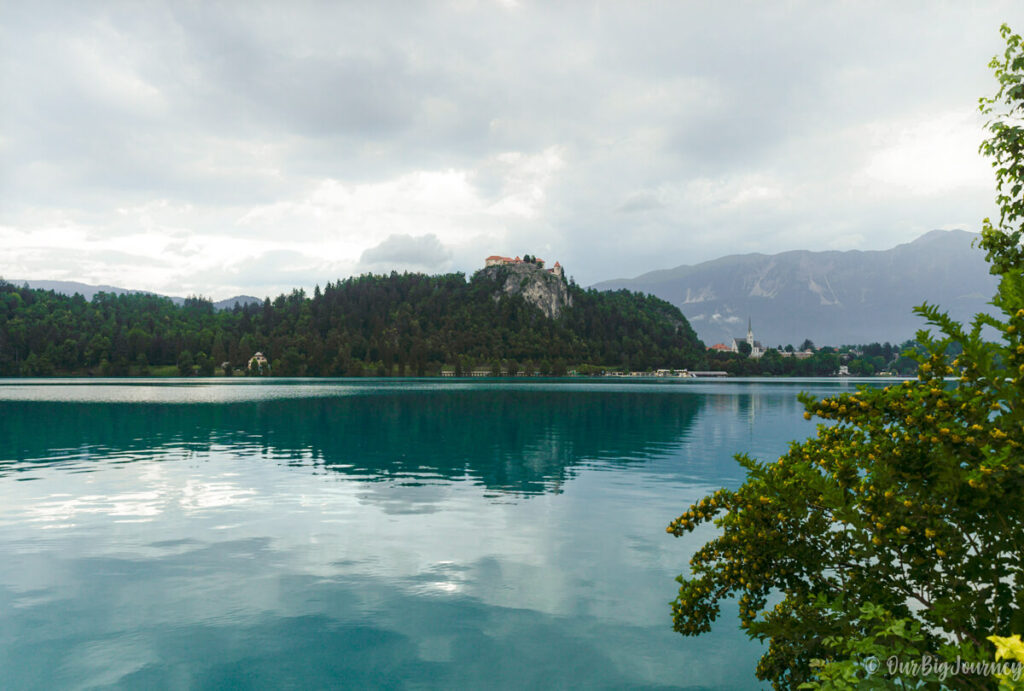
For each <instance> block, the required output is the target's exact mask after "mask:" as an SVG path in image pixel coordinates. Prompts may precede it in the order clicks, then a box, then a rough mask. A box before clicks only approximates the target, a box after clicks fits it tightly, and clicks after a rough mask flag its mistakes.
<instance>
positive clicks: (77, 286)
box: [8, 279, 263, 310]
mask: <svg viewBox="0 0 1024 691" xmlns="http://www.w3.org/2000/svg"><path fill="white" fill-rule="evenodd" d="M8 282H9V283H13V284H14V285H18V286H20V285H26V284H27V285H28V287H29V288H32V289H33V290H52V291H53V292H55V293H58V294H60V295H67V296H68V297H72V296H74V295H75V294H76V293H77V294H78V295H81V296H82V297H84V298H85V299H86V300H92V298H93V296H94V295H96V294H97V293H111V294H112V295H156V296H157V297H165V298H168V299H169V300H170V301H171V302H173V303H174V304H175V305H179V306H180V305H182V304H184V303H185V300H186V298H183V297H178V296H175V295H162V294H160V293H154V292H152V291H150V290H135V289H133V288H119V287H118V286H110V285H93V284H91V283H82V282H81V281H51V280H22V279H10V280H9V281H8ZM211 302H213V308H214V309H215V310H224V309H231V308H233V307H234V306H235V303H238V304H239V305H241V306H242V307H245V306H246V305H248V304H252V303H254V302H263V300H262V299H260V298H257V297H254V296H252V295H235V296H232V297H229V298H225V299H224V300H215V301H211Z"/></svg>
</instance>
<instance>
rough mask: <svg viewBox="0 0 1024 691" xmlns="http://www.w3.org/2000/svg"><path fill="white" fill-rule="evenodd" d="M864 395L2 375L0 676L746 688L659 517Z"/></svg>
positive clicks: (726, 632)
mask: <svg viewBox="0 0 1024 691" xmlns="http://www.w3.org/2000/svg"><path fill="white" fill-rule="evenodd" d="M854 385H855V382H852V381H849V380H845V381H844V380H835V379H833V380H716V381H711V380H687V381H670V382H628V381H626V382H623V381H613V382H609V381H602V380H596V381H580V380H563V381H544V380H533V381H515V382H507V383H506V382H500V381H487V380H460V381H440V380H436V379H435V380H395V379H376V380H372V379H362V380H273V381H268V380H243V381H238V380H233V381H230V380H216V379H213V380H152V379H150V380H142V379H140V380H100V381H97V380H3V381H0V686H2V687H3V688H39V689H50V688H55V687H57V688H93V687H97V686H102V687H117V688H145V689H158V688H174V689H179V688H197V689H202V688H211V689H212V688H236V689H240V688H303V689H306V688H329V687H333V688H338V687H377V688H470V689H473V688H481V689H494V688H523V687H535V688H536V687H540V688H549V687H584V688H690V689H705V688H706V689H726V688H737V689H747V688H759V686H760V685H759V684H758V683H757V681H756V678H755V677H754V668H755V665H756V661H757V658H758V656H759V655H760V648H759V646H758V645H757V644H755V643H752V642H750V641H748V640H747V639H746V637H745V636H744V635H743V634H742V632H741V631H740V630H739V628H738V626H737V620H736V616H735V608H734V607H732V608H726V609H725V610H724V611H723V616H722V617H721V618H720V619H719V620H718V622H717V624H716V628H715V630H714V631H713V632H712V633H711V634H709V635H706V636H702V637H699V638H683V637H682V636H680V635H679V634H676V633H674V632H673V631H672V624H671V616H670V608H669V605H668V603H669V602H670V601H671V600H672V599H673V598H674V597H675V591H676V588H677V587H678V586H677V584H676V583H675V581H674V578H675V576H676V575H677V574H679V573H680V572H684V571H685V570H686V569H687V562H688V560H689V558H690V556H691V554H692V553H693V552H694V551H695V550H696V549H697V548H698V547H699V546H700V544H702V543H703V541H705V540H706V539H708V538H709V537H710V536H711V535H712V533H711V532H710V531H711V529H710V528H708V527H707V526H704V527H702V529H701V530H698V531H697V532H696V533H695V534H694V535H692V536H690V537H688V538H678V539H677V538H673V537H672V536H670V535H667V534H666V533H665V526H666V525H667V524H668V523H669V521H670V520H672V519H673V518H674V517H675V516H677V515H678V514H679V513H681V512H682V511H683V510H685V509H686V507H687V506H688V505H689V504H690V503H691V502H693V501H694V500H696V499H699V498H700V497H701V496H703V495H704V494H706V493H708V492H710V491H713V490H715V489H717V488H719V487H736V486H737V485H739V484H740V482H741V481H742V478H743V474H742V471H741V469H740V467H739V466H738V464H737V463H736V462H735V461H734V460H733V458H732V456H733V454H734V453H737V452H740V451H745V452H748V453H750V454H751V455H752V456H756V457H759V458H762V459H774V458H775V457H777V456H778V455H779V454H781V453H783V452H784V451H785V450H786V448H787V444H788V442H789V441H790V440H792V439H798V438H803V437H806V436H808V435H810V434H812V433H813V431H814V426H813V424H812V423H810V422H806V421H805V420H803V418H802V416H801V413H802V410H803V409H802V406H801V405H800V404H799V402H798V401H797V400H796V395H797V393H798V392H799V391H801V390H806V391H811V392H813V393H816V394H818V395H828V394H831V393H836V392H838V391H840V390H844V389H845V390H849V389H852V388H854Z"/></svg>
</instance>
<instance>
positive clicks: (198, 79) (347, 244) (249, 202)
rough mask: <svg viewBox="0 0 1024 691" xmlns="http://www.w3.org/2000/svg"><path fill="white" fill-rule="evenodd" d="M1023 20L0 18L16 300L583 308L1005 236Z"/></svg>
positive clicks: (5, 246)
mask: <svg viewBox="0 0 1024 691" xmlns="http://www.w3.org/2000/svg"><path fill="white" fill-rule="evenodd" d="M1002 22H1008V23H1010V24H1011V26H1013V27H1014V28H1015V29H1016V30H1017V31H1024V5H1022V3H1020V2H1019V1H1018V2H977V3H971V2H950V3H937V2H929V3H923V2H922V3H912V2H899V3H894V2H891V1H889V2H879V3H870V2H856V3H854V2H807V3H800V2H781V1H780V2H758V3H732V2H672V3H668V2H666V3H637V2H628V3H627V2H622V3H594V4H585V3H540V2H537V3H533V2H525V1H524V2H512V1H511V0H509V1H506V2H472V1H468V0H467V1H464V2H463V1H458V2H451V3H442V2H434V3H422V4H414V3H404V2H403V3H386V2H378V3H369V2H368V3H363V4H361V5H356V4H344V5H342V4H340V3H323V4H314V3H301V2H294V1H289V2H284V1H283V0H281V1H279V2H270V3H262V4H261V3H258V2H252V1H248V2H238V3H221V4H216V5H215V4H213V3H198V2H195V3H193V2H180V3H157V2H153V3H144V2H124V3H109V4H104V3H98V2H88V3H83V2H69V3H67V4H60V3H55V4H48V3H45V2H31V3H28V2H26V3H16V2H0V87H2V89H3V97H2V99H0V248H2V249H0V276H3V277H6V278H16V279H62V280H78V281H84V282H88V283H106V284H113V285H119V286H124V287H130V288H138V289H148V290H153V291H157V292H162V293H166V294H173V295H186V294H203V295H207V296H210V297H213V298H224V297H228V296H231V295H235V294H238V293H248V294H254V295H257V296H263V295H267V294H271V295H273V294H276V293H278V292H280V291H282V290H287V289H290V288H291V287H293V286H302V287H306V288H311V287H312V286H313V284H314V283H320V284H321V285H322V284H323V283H325V282H327V281H330V280H334V279H336V278H339V277H345V276H349V275H352V274H355V273H362V272H365V271H374V272H380V271H389V270H391V269H393V268H396V269H399V270H403V269H407V270H417V271H426V272H430V273H438V272H446V271H465V272H472V271H474V270H475V269H477V268H479V267H480V266H482V264H483V260H484V257H486V256H487V255H490V254H496V253H497V254H508V255H514V254H524V253H531V254H535V255H539V256H541V257H543V258H545V259H547V260H548V261H549V263H550V262H553V261H554V260H556V259H557V260H560V261H561V262H562V264H563V265H565V266H566V268H567V270H568V272H569V274H570V275H572V276H574V277H575V278H576V280H577V281H578V282H580V283H582V284H590V283H593V282H596V281H600V280H604V279H610V278H616V277H628V276H635V275H637V274H640V273H643V272H645V271H649V270H653V269H662V268H669V267H673V266H678V265H680V264H693V263H697V262H701V261H705V260H708V259H714V258H716V257H719V256H722V255H725V254H732V253H738V252H766V253H773V252H780V251H784V250H789V249H813V250H823V249H885V248H888V247H892V246H893V245H895V244H898V243H901V242H906V241H910V240H912V239H913V238H915V237H917V236H918V235H920V234H922V233H924V232H926V231H928V230H931V229H934V228H963V229H967V230H977V229H978V228H979V226H980V221H981V219H982V218H983V217H985V216H986V215H990V214H992V213H993V210H994V205H993V203H992V198H993V177H992V173H991V169H990V167H989V165H988V163H987V161H985V160H984V159H982V158H981V157H980V156H979V155H978V154H977V147H978V144H979V142H980V141H981V139H982V137H983V129H982V124H983V121H982V119H981V117H980V116H979V115H978V114H977V100H978V98H979V97H980V96H983V95H989V94H991V93H992V92H993V91H994V88H993V85H994V80H993V78H992V76H991V73H990V71H989V69H988V67H987V64H988V61H989V59H990V58H991V57H992V56H993V55H994V54H995V53H997V52H1000V51H1001V49H1002V45H1001V42H1000V38H999V32H998V29H999V25H1000V24H1001V23H1002Z"/></svg>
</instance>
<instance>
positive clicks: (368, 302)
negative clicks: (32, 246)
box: [0, 272, 704, 376]
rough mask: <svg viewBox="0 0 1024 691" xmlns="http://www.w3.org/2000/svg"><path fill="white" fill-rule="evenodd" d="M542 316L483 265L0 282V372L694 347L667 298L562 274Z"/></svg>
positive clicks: (612, 353)
mask: <svg viewBox="0 0 1024 691" xmlns="http://www.w3.org/2000/svg"><path fill="white" fill-rule="evenodd" d="M567 288H568V290H569V295H570V297H571V305H570V306H567V307H566V308H565V309H564V310H562V312H561V314H560V315H559V316H558V317H557V318H554V319H553V318H549V317H546V316H545V315H544V314H543V313H542V311H541V310H540V309H538V307H536V306H535V305H533V304H530V303H528V302H527V301H526V299H525V298H524V297H523V296H522V295H519V294H515V295H510V294H507V293H506V292H505V291H504V289H503V285H502V283H501V282H500V281H499V280H497V279H496V278H495V277H494V276H493V275H492V274H487V273H485V272H477V274H476V275H474V277H473V278H472V279H471V280H469V281H467V280H466V277H465V275H464V274H446V275H440V276H426V275H422V274H397V273H392V274H390V275H379V276H374V275H364V276H360V277H356V278H349V279H346V280H341V281H338V282H337V283H333V284H328V285H327V286H326V288H324V289H323V290H322V291H321V290H320V289H319V287H318V288H317V289H316V290H315V292H314V294H313V295H312V296H308V295H306V294H305V293H304V292H303V291H299V290H296V291H293V292H292V293H291V294H290V295H282V296H279V297H278V298H276V299H275V300H273V301H270V300H266V301H264V302H263V303H262V304H254V305H248V306H245V307H240V306H239V307H236V308H235V309H232V310H224V311H220V312H218V311H215V310H214V306H213V304H212V303H211V302H210V301H208V300H205V299H200V298H190V299H188V300H186V301H185V303H184V304H182V305H180V306H178V305H175V304H174V303H173V302H172V301H171V300H170V299H168V298H163V297H159V296H155V295H147V294H124V295H111V294H105V293H100V294H97V295H96V296H94V297H93V299H92V300H91V301H86V300H85V298H83V297H82V296H81V295H75V296H73V297H68V296H65V295H60V294H57V293H54V292H52V291H42V290H32V289H29V288H27V287H18V286H15V285H13V284H10V283H6V282H3V281H2V280H0V376H46V375H55V374H103V375H127V374H145V373H149V372H152V371H157V368H159V367H164V369H165V370H166V366H176V367H179V368H180V370H181V372H183V373H187V372H191V371H193V366H194V367H195V371H197V372H199V373H201V374H214V373H217V374H220V373H221V363H223V362H227V363H230V367H231V368H235V369H237V368H245V367H246V366H247V363H248V362H249V359H250V358H251V357H252V355H253V354H254V353H256V352H257V351H259V352H262V353H263V354H264V355H265V356H266V357H267V359H268V360H269V364H270V369H271V372H272V373H273V374H274V375H278V376H358V375H363V374H370V375H373V374H377V375H379V374H386V375H392V374H396V375H403V374H404V375H423V374H428V375H429V374H438V373H439V372H440V371H441V369H442V367H443V366H456V365H457V366H458V368H459V369H460V370H464V369H467V368H470V367H481V366H483V367H494V366H496V365H500V366H501V367H504V368H506V369H509V368H512V369H518V370H520V371H526V370H528V369H530V368H532V369H533V370H534V371H537V372H544V373H552V374H559V373H561V372H563V371H564V370H565V369H566V368H567V367H575V366H579V365H596V366H625V367H627V368H632V369H640V368H649V367H675V368H682V367H690V368H693V367H695V366H698V365H700V364H701V363H702V362H703V359H704V347H703V344H701V343H700V341H698V340H697V337H696V335H695V334H694V332H693V329H691V328H690V325H689V324H688V323H687V321H686V319H685V318H684V317H683V315H682V313H681V312H680V311H679V309H678V308H676V307H674V306H672V305H670V304H669V303H667V302H665V301H664V300H661V299H659V298H656V297H653V296H648V295H642V294H640V293H632V292H629V291H626V290H619V291H611V292H599V291H596V290H593V289H590V290H584V289H581V288H580V287H578V286H577V285H575V284H569V285H568V286H567Z"/></svg>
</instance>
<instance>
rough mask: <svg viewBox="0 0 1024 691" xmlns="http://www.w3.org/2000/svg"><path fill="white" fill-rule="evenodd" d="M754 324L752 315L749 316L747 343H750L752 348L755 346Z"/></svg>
mask: <svg viewBox="0 0 1024 691" xmlns="http://www.w3.org/2000/svg"><path fill="white" fill-rule="evenodd" d="M752 324H753V323H752V322H751V321H750V317H747V343H749V344H750V347H751V348H753V347H754V327H753V325H752Z"/></svg>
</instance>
